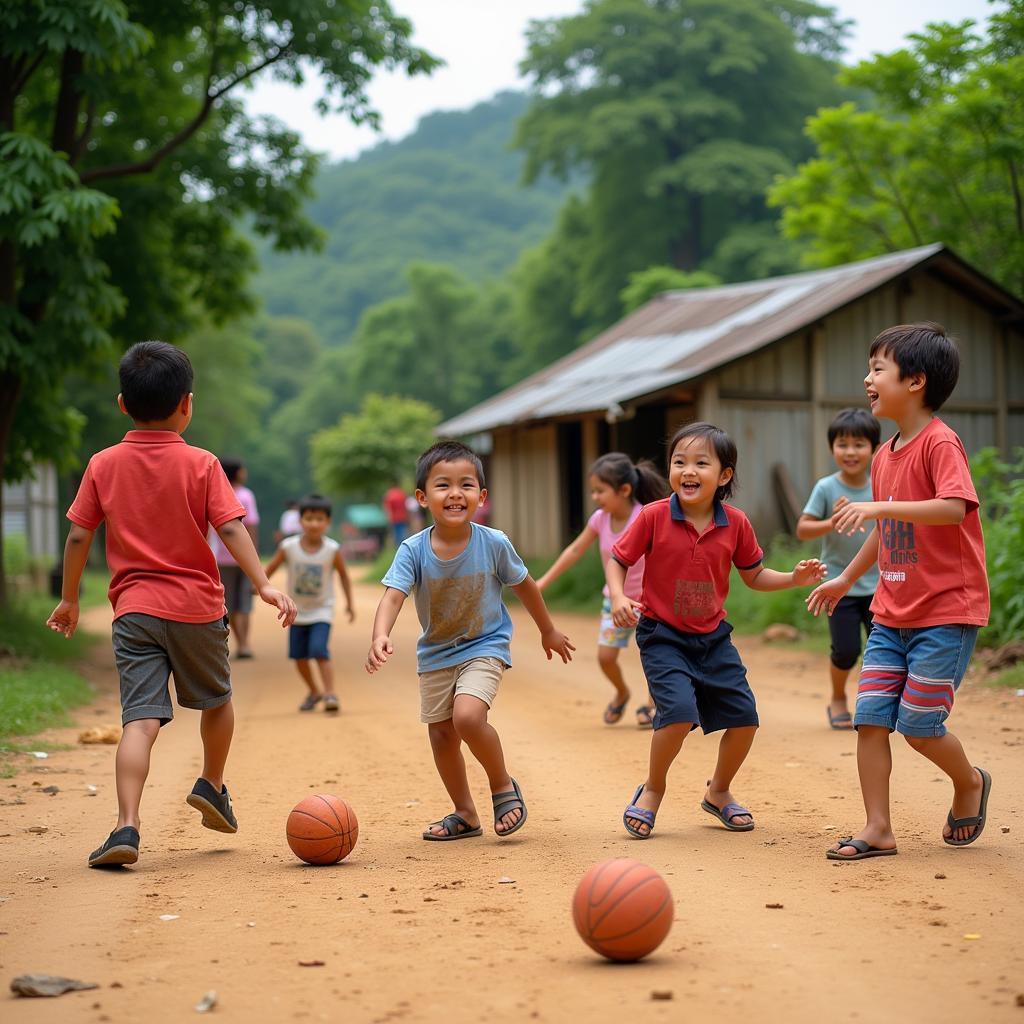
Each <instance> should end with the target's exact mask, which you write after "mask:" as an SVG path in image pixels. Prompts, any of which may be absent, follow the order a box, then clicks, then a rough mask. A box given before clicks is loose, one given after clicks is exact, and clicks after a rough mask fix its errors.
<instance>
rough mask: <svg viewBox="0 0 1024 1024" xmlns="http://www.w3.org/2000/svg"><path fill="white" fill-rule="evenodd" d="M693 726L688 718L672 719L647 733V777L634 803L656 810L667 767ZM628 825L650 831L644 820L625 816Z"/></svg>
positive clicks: (659, 804)
mask: <svg viewBox="0 0 1024 1024" xmlns="http://www.w3.org/2000/svg"><path fill="white" fill-rule="evenodd" d="M692 728H693V723H692V722H674V723H672V725H665V726H662V728H660V729H655V730H654V735H652V736H651V757H650V764H649V767H648V769H647V781H646V782H645V783H644V791H643V792H642V793H641V794H640V796H639V798H638V799H637V802H636V806H637V807H643V808H645V809H646V810H649V811H656V810H657V809H658V808H659V807H660V806H661V801H662V800H663V799H664V797H665V790H666V789H667V788H668V770H669V768H671V767H672V762H673V761H674V760H675V759H676V757H677V755H678V754H679V751H680V750H681V749H682V747H683V740H685V739H686V736H687V733H689V731H690V730H691V729H692ZM628 820H629V823H630V825H632V826H633V828H635V829H636V830H637V831H639V832H641V833H643V835H647V834H648V832H650V831H651V829H650V826H649V825H648V824H647V822H646V821H641V820H640V819H639V818H629V819H628Z"/></svg>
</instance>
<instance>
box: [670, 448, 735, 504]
mask: <svg viewBox="0 0 1024 1024" xmlns="http://www.w3.org/2000/svg"><path fill="white" fill-rule="evenodd" d="M731 479H732V469H731V468H724V469H723V467H722V463H721V462H720V461H719V458H718V456H717V455H716V454H715V450H714V448H712V447H711V446H710V445H709V444H708V442H707V441H706V440H705V439H704V438H702V437H687V438H683V440H682V441H680V442H679V444H677V445H676V446H675V448H674V449H673V450H672V458H671V459H670V460H669V467H668V482H669V483H670V484H671V485H672V490H673V491H675V493H676V494H678V495H679V500H680V502H681V503H682V505H683V508H686V507H687V506H689V507H700V506H704V505H711V503H712V502H713V501H714V500H715V492H716V491H717V490H718V488H719V487H724V486H725V485H726V484H727V483H728V482H729V481H730V480H731Z"/></svg>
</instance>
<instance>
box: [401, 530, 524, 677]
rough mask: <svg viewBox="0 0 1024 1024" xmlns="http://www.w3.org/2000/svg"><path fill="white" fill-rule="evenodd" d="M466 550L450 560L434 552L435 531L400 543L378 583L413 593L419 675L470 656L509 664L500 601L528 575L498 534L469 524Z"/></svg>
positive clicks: (508, 628) (507, 626) (507, 625)
mask: <svg viewBox="0 0 1024 1024" xmlns="http://www.w3.org/2000/svg"><path fill="white" fill-rule="evenodd" d="M471 526H472V528H473V532H472V534H471V536H470V539H469V543H468V544H467V545H466V547H465V549H464V550H463V551H462V552H461V553H460V554H458V555H456V556H455V557H454V558H447V559H440V558H438V557H437V555H435V554H434V551H433V548H432V547H431V545H430V538H431V536H432V534H433V532H434V528H433V527H431V528H430V529H429V530H421V531H420V532H419V533H417V534H415V535H414V536H412V537H409V538H408V539H407V540H404V541H402V543H401V544H400V545H399V548H398V551H396V552H395V560H394V561H393V562H392V563H391V568H390V569H388V571H387V573H386V574H385V576H384V579H383V580H381V582H382V583H383V584H384V586H386V587H392V588H393V589H395V590H400V591H402V593H403V594H413V593H414V594H415V602H416V614H417V616H418V617H419V620H420V625H421V626H422V627H423V633H422V634H421V636H420V638H419V641H418V642H417V644H416V661H417V666H418V669H419V671H420V673H421V674H422V673H424V672H433V671H434V670H435V669H439V668H451V666H453V665H461V664H462V663H463V662H466V661H470V660H471V659H472V658H498V659H500V660H501V661H503V662H504V663H505V664H506V665H509V666H510V665H511V664H512V652H511V647H510V645H511V641H512V618H511V616H510V615H509V613H508V609H507V608H506V607H505V605H504V603H503V602H502V600H501V590H502V587H506V586H507V587H514V586H516V585H517V584H519V583H522V582H523V580H525V579H526V577H527V575H528V572H527V569H526V566H525V565H523V560H522V559H521V558H520V557H519V555H518V554H516V549H515V548H514V547H513V546H512V542H511V541H510V540H509V539H508V537H506V536H505V534H503V533H502V532H501V531H500V530H492V529H491V528H490V527H488V526H480V525H479V524H477V523H472V524H471Z"/></svg>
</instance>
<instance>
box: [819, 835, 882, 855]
mask: <svg viewBox="0 0 1024 1024" xmlns="http://www.w3.org/2000/svg"><path fill="white" fill-rule="evenodd" d="M837 843H838V845H839V846H840V847H843V846H852V847H853V848H854V849H855V850H856V851H857V852H856V853H855V854H853V856H851V857H848V856H846V854H843V853H840V852H839V850H826V851H825V856H826V857H827V858H828V859H829V860H867V859H868V858H869V857H895V856H896V847H895V846H894V847H893V848H892V849H891V850H883V849H881V847H878V846H872V845H871V844H870V843H866V842H865V841H864V840H863V839H854V838H853V837H852V836H847V837H846V838H845V839H839V840H837Z"/></svg>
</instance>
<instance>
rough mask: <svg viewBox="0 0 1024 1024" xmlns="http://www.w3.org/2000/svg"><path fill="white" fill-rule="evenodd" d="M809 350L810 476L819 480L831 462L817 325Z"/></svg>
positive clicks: (823, 341)
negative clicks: (827, 443)
mask: <svg viewBox="0 0 1024 1024" xmlns="http://www.w3.org/2000/svg"><path fill="white" fill-rule="evenodd" d="M809 344H810V349H811V439H810V443H811V476H812V477H813V478H814V479H815V480H820V479H821V478H822V477H823V476H825V475H826V474H827V473H828V470H829V466H830V465H831V460H830V459H829V454H828V447H827V445H826V441H827V433H828V424H829V417H828V411H827V410H826V409H825V397H826V394H827V391H828V385H827V380H826V376H825V348H826V344H827V340H826V338H825V329H824V327H822V326H821V324H818V325H817V326H815V327H813V328H811V332H810V335H809Z"/></svg>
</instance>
